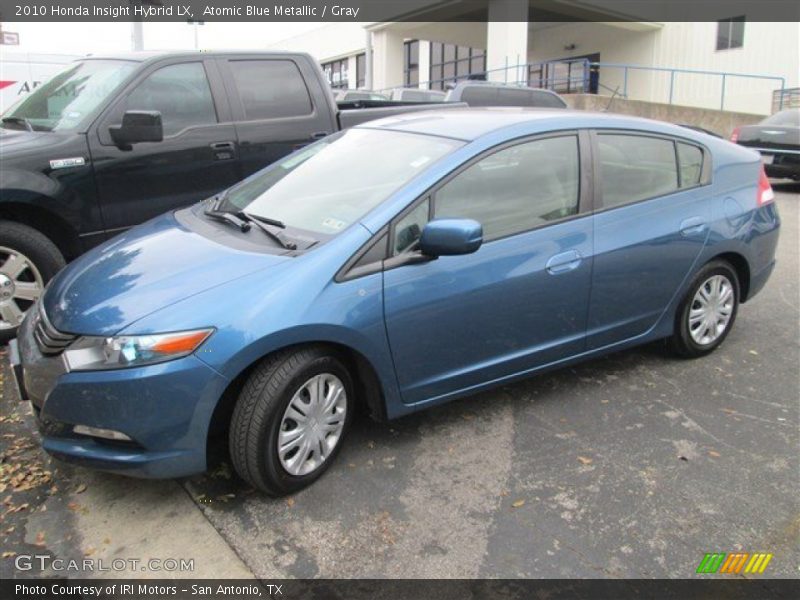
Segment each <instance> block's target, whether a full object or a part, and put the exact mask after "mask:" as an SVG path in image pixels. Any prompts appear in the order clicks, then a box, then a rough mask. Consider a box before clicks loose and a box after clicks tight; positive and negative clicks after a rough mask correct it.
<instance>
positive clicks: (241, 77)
mask: <svg viewBox="0 0 800 600" xmlns="http://www.w3.org/2000/svg"><path fill="white" fill-rule="evenodd" d="M228 64H230V67H231V71H232V72H233V79H234V82H235V83H236V89H237V90H238V92H239V98H240V99H241V101H242V109H243V110H244V118H245V119H246V120H248V121H251V120H252V121H255V120H260V119H280V118H284V117H298V116H303V115H308V114H311V111H312V106H311V97H310V96H309V95H308V89H307V88H306V84H305V81H303V75H302V74H301V73H300V70H299V69H298V68H297V65H295V64H294V63H293V62H292V61H290V60H232V61H230V62H229V63H228Z"/></svg>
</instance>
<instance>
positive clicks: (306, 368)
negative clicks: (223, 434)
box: [229, 347, 354, 496]
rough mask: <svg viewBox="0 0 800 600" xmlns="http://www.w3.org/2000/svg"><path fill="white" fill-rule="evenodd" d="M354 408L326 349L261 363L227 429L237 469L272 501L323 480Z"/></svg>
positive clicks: (344, 374) (345, 378)
mask: <svg viewBox="0 0 800 600" xmlns="http://www.w3.org/2000/svg"><path fill="white" fill-rule="evenodd" d="M353 407H354V396H353V383H352V379H351V377H350V374H349V372H348V370H347V368H346V367H345V366H344V363H343V362H342V361H341V359H340V358H339V357H338V356H337V355H335V354H333V353H331V352H329V351H328V350H326V349H325V348H323V347H312V348H305V349H302V350H291V351H286V352H280V353H278V354H276V355H273V356H271V357H269V358H267V359H266V360H264V361H263V362H262V363H261V364H260V365H258V367H256V369H255V370H254V371H253V372H252V373H251V375H250V377H249V378H248V379H247V382H246V383H245V385H244V388H243V389H242V391H241V393H240V395H239V399H238V401H237V403H236V407H235V408H234V411H233V417H232V419H231V425H230V439H229V449H230V455H231V460H232V462H233V465H234V468H235V469H236V471H237V472H238V473H239V475H240V476H241V477H242V478H243V479H245V480H246V481H247V482H248V483H250V484H251V485H253V486H254V487H256V488H258V489H260V490H262V491H264V492H266V493H267V494H270V495H273V496H282V495H285V494H291V493H292V492H295V491H297V490H300V489H302V488H304V487H306V486H307V485H309V484H311V483H312V482H313V481H315V480H316V479H318V478H319V477H320V476H321V475H322V474H323V473H324V472H325V471H326V470H327V469H328V467H329V466H330V464H331V463H332V462H333V460H334V458H335V457H336V455H337V454H338V452H339V448H340V447H341V444H342V440H343V439H344V436H345V435H346V433H347V430H348V428H349V425H350V422H351V420H352V413H353Z"/></svg>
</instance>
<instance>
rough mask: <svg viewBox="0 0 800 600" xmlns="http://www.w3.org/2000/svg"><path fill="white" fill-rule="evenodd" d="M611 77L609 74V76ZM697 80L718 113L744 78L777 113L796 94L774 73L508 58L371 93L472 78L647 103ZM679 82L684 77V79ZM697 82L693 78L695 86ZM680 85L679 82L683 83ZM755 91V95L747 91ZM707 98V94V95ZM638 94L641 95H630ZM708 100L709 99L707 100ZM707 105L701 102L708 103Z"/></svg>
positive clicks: (669, 98) (672, 96) (671, 98)
mask: <svg viewBox="0 0 800 600" xmlns="http://www.w3.org/2000/svg"><path fill="white" fill-rule="evenodd" d="M641 73H644V74H650V75H651V80H652V81H651V82H650V83H649V84H644V86H642V84H641V82H640V85H639V88H642V87H644V89H646V90H648V92H649V93H647V94H632V93H631V79H632V78H634V77H635V75H636V74H641ZM612 74H613V75H612ZM657 75H663V76H664V77H666V78H667V83H666V85H664V82H663V81H662V82H660V85H656V84H655V83H654V80H655V77H656V76H657ZM687 76H689V77H700V78H702V82H703V84H705V85H707V86H708V85H712V86H713V84H714V83H715V82H718V86H719V87H718V91H717V92H715V93H714V94H716V95H717V101H716V102H713V104H714V105H715V106H717V107H718V108H719V110H725V109H726V100H728V99H729V96H730V85H729V84H730V83H731V82H732V81H734V80H748V81H764V82H766V81H772V82H774V83H775V85H774V86H772V88H771V89H770V90H765V91H764V93H765V94H771V96H769V97H767V96H765V101H766V103H767V104H769V98H774V102H773V103H772V110H773V112H776V111H778V110H781V109H782V108H783V107H784V106H788V105H789V104H787V102H788V101H791V102H792V104H794V103H795V102H796V98H797V90H796V89H794V90H787V88H786V78H785V77H782V76H778V75H762V74H756V73H736V72H729V71H707V70H700V69H680V68H672V67H651V66H645V65H634V64H624V63H607V62H590V61H589V60H588V59H586V58H581V59H574V60H557V61H542V62H534V63H522V62H518V63H517V64H510V62H509V60H508V59H506V60H505V65H504V66H503V67H499V68H497V69H489V70H486V71H481V72H480V73H472V74H470V75H467V76H461V77H458V78H454V77H450V78H443V79H431V80H428V81H423V82H420V84H418V85H415V86H396V87H395V88H387V89H384V90H376V91H379V92H388V93H391V91H392V90H393V89H396V88H401V87H415V88H417V87H419V88H423V89H443V88H445V89H446V87H447V86H448V85H451V84H455V83H456V82H458V81H464V80H467V79H478V80H491V81H496V82H501V83H505V84H508V85H523V86H527V85H530V86H532V87H539V88H544V89H549V90H552V91H555V92H558V93H562V94H564V93H566V94H569V93H584V94H587V93H593V94H601V95H615V96H619V97H621V98H627V99H633V100H637V99H638V100H646V101H649V102H665V103H667V104H675V103H676V97H677V96H678V95H679V94H678V92H679V91H681V92H685V91H686V90H687V89H692V90H693V89H694V88H695V87H696V86H688V87H684V88H681V86H680V80H681V79H684V78H685V77H687ZM609 78H611V79H612V80H614V82H615V83H616V85H613V84H612V85H608V80H609ZM684 81H685V79H684ZM696 82H697V80H696V79H695V83H696ZM684 85H685V84H684ZM658 88H666V89H665V96H666V97H664V98H663V99H658V98H657V97H654V95H653V91H654V89H655V90H656V91H658ZM750 93H751V94H752V93H760V92H750ZM712 95H713V94H712ZM636 96H641V97H638V98H637V97H636ZM684 102H688V104H686V105H688V106H696V105H698V104H699V100H696V99H695V100H692V97H691V96H689V97H688V99H687V96H686V94H684ZM709 102H711V100H709ZM709 102H706V104H708V103H709Z"/></svg>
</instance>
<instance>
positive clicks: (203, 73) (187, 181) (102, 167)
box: [89, 57, 241, 231]
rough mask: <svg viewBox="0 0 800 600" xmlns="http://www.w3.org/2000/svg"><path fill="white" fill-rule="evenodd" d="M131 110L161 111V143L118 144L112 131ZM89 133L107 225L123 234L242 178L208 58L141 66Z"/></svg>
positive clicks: (224, 102) (225, 110)
mask: <svg viewBox="0 0 800 600" xmlns="http://www.w3.org/2000/svg"><path fill="white" fill-rule="evenodd" d="M128 110H157V111H159V112H160V113H161V118H162V122H163V126H164V139H163V141H161V142H144V143H138V144H133V145H131V146H129V147H128V148H120V147H117V146H116V145H115V144H114V142H113V140H112V139H111V136H110V134H109V127H110V126H112V125H118V124H119V123H120V122H121V121H122V115H123V114H124V113H125V111H128ZM99 123H100V125H99V126H98V128H97V130H96V131H95V132H92V133H90V135H89V140H90V149H91V153H92V163H93V165H94V169H95V177H96V181H97V190H98V194H99V198H100V203H101V210H102V213H103V218H104V220H105V224H106V228H107V229H108V230H110V231H114V230H119V229H124V228H126V227H130V226H132V225H136V224H137V223H141V222H142V221H146V220H147V219H149V218H151V217H154V216H156V215H158V214H161V213H164V212H167V211H169V210H174V209H176V208H180V207H183V206H186V205H188V204H192V203H194V202H197V201H198V200H201V199H203V198H206V197H208V196H211V195H213V194H215V193H217V192H219V191H220V190H223V189H225V188H227V187H229V186H231V185H232V184H233V183H235V182H236V181H238V180H239V179H241V175H240V170H239V165H238V160H237V144H236V128H235V127H234V125H233V123H231V122H230V109H229V107H228V100H227V98H226V97H225V92H224V88H223V87H222V84H221V81H220V79H219V74H218V72H217V70H216V65H215V63H214V61H213V60H210V59H206V60H202V59H200V58H199V57H198V59H197V60H193V61H189V62H187V61H186V60H185V59H183V60H180V59H178V60H175V61H171V62H167V63H164V62H161V63H157V64H156V65H153V66H152V67H150V68H149V69H145V70H144V71H143V73H142V74H141V76H140V77H139V78H137V80H135V81H134V82H132V83H131V85H129V86H128V87H127V88H126V90H125V91H124V92H123V93H122V94H121V97H120V98H119V100H118V101H117V102H116V103H115V104H114V105H113V106H112V107H111V108H110V109H109V110H108V111H107V112H106V113H105V115H103V117H101V119H100V120H99Z"/></svg>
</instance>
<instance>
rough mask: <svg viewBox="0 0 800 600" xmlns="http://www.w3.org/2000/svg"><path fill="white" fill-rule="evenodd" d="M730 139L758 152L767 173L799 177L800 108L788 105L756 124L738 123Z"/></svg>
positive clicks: (774, 175) (776, 175)
mask: <svg viewBox="0 0 800 600" xmlns="http://www.w3.org/2000/svg"><path fill="white" fill-rule="evenodd" d="M731 141H732V142H736V143H737V144H739V145H741V146H747V147H748V148H752V149H753V150H758V151H759V152H760V153H761V160H762V161H763V163H764V168H765V169H766V171H767V175H768V176H770V177H787V178H789V179H794V180H796V181H800V108H789V109H786V110H782V111H781V112H779V113H775V114H774V115H772V116H770V117H767V118H766V119H764V120H763V121H761V123H759V124H758V125H747V126H745V127H737V128H736V129H734V130H733V134H732V135H731Z"/></svg>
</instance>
